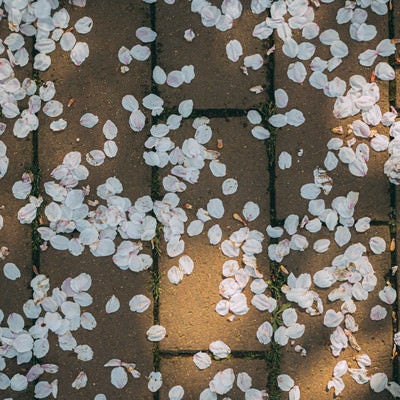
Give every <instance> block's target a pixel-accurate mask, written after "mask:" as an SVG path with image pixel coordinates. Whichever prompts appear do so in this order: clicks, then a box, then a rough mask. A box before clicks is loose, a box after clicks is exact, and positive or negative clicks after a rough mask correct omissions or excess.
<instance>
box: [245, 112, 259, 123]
mask: <svg viewBox="0 0 400 400" xmlns="http://www.w3.org/2000/svg"><path fill="white" fill-rule="evenodd" d="M247 119H248V120H249V122H250V123H251V124H253V125H257V124H260V123H261V121H262V117H261V114H260V113H259V112H258V111H257V110H249V111H248V112H247Z"/></svg>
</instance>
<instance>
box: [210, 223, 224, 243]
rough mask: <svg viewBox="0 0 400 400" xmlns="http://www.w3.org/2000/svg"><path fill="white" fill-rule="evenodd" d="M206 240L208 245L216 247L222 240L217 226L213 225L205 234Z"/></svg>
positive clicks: (220, 231)
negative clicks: (208, 242)
mask: <svg viewBox="0 0 400 400" xmlns="http://www.w3.org/2000/svg"><path fill="white" fill-rule="evenodd" d="M207 236H208V239H209V241H210V244H212V245H216V244H218V243H219V242H220V241H221V239H222V230H221V227H220V226H219V225H218V224H215V225H213V226H212V227H211V228H210V229H209V230H208V232H207Z"/></svg>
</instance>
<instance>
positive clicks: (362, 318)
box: [281, 227, 392, 400]
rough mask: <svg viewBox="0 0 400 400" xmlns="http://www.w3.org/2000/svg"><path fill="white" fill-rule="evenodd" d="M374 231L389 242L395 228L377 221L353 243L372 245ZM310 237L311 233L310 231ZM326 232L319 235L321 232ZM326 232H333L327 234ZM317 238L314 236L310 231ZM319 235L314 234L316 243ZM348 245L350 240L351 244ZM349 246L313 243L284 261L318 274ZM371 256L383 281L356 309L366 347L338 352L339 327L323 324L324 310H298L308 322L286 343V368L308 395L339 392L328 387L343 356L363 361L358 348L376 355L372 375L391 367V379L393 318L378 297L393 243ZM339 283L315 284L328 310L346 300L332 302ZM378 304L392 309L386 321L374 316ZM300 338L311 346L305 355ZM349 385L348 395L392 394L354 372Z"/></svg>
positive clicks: (293, 267)
mask: <svg viewBox="0 0 400 400" xmlns="http://www.w3.org/2000/svg"><path fill="white" fill-rule="evenodd" d="M373 236H381V237H383V238H384V239H385V241H386V242H387V244H388V247H389V242H390V239H389V231H388V228H386V227H371V229H370V230H368V231H367V232H366V233H364V234H355V235H353V238H352V242H351V243H357V241H359V242H361V243H363V244H364V245H365V246H366V247H367V249H368V248H369V246H368V242H369V239H370V238H371V237H373ZM308 237H309V236H308ZM320 237H321V235H319V238H320ZM326 237H329V235H328V234H326ZM310 239H311V237H310ZM312 243H313V240H310V247H311V246H312ZM345 247H346V246H345ZM343 251H344V249H339V248H338V247H337V246H336V245H335V244H333V243H332V244H331V246H330V249H329V250H328V252H327V253H325V254H317V253H315V252H314V251H313V250H311V249H307V250H305V251H304V253H301V252H292V253H291V254H290V255H289V257H287V258H285V259H284V261H283V263H284V265H285V266H286V268H287V269H288V270H289V271H290V272H293V273H294V275H295V276H296V277H297V276H298V275H299V274H301V273H309V274H311V276H313V274H314V273H315V272H316V271H318V270H320V269H322V268H324V267H329V266H330V265H331V262H332V260H333V258H334V257H335V256H336V255H338V254H342V253H343ZM368 258H369V261H370V263H371V264H372V266H373V268H374V271H375V274H376V277H377V279H378V282H377V286H376V288H375V290H374V291H373V292H371V293H370V294H369V296H368V299H367V300H366V301H357V302H356V306H357V310H356V312H355V313H354V314H353V316H354V318H355V320H356V322H357V323H358V324H359V326H360V329H359V331H358V332H356V333H354V336H355V338H356V340H357V342H358V344H359V345H360V347H361V351H360V352H359V353H357V352H356V351H355V350H353V349H352V348H350V347H349V348H348V349H346V350H345V351H343V352H342V353H341V354H340V355H339V357H337V358H335V357H333V356H332V354H331V351H330V348H329V344H330V342H329V337H330V334H331V332H332V331H333V330H334V329H333V328H327V327H325V326H324V325H323V316H322V315H321V316H314V317H310V316H309V315H307V314H306V313H304V312H303V311H300V310H298V314H299V320H300V323H303V324H305V325H306V330H305V334H304V335H303V337H301V338H300V339H297V340H296V341H295V343H293V345H292V346H289V345H288V346H286V347H284V348H283V349H282V364H281V371H282V372H283V373H287V374H289V375H291V376H292V377H293V378H294V377H296V383H297V384H299V386H300V388H301V392H302V397H303V396H305V397H306V398H327V399H328V398H329V399H331V398H333V393H332V392H330V393H329V394H326V393H324V392H325V388H326V384H327V383H328V381H329V380H330V379H331V377H332V372H333V368H334V367H335V365H336V363H337V362H338V361H340V360H346V361H347V362H348V364H349V366H350V367H352V368H356V367H357V364H356V362H355V360H354V357H355V356H356V355H357V354H363V353H366V354H368V355H369V356H370V358H371V360H372V365H371V367H370V368H369V369H368V370H369V375H372V374H374V373H376V372H385V373H386V374H387V375H388V376H389V379H390V377H391V376H392V362H391V354H392V334H391V331H392V321H391V307H390V306H388V305H386V304H384V303H383V302H382V301H381V300H380V299H379V298H378V292H379V291H380V290H381V289H382V288H383V287H384V286H385V275H386V274H387V272H388V271H389V270H390V267H391V264H390V252H389V250H388V248H387V250H386V251H385V253H383V254H382V255H374V254H372V253H371V252H369V253H368ZM336 287H338V284H334V285H332V287H331V288H329V289H325V290H324V289H318V288H316V287H315V286H314V285H313V286H312V287H311V289H312V290H316V291H317V292H318V293H319V295H320V297H321V299H322V300H323V302H324V311H325V312H326V311H327V310H328V309H334V310H335V311H339V310H340V305H341V303H338V302H333V303H332V302H329V301H328V299H327V295H328V293H329V292H330V291H331V290H332V289H333V288H336ZM376 304H380V305H382V306H384V307H385V308H386V309H387V311H388V315H387V317H386V318H385V319H384V320H382V321H372V320H370V317H369V313H370V309H371V308H372V307H373V306H375V305H376ZM294 344H300V345H301V346H303V347H304V348H306V349H307V356H306V357H301V355H300V354H299V353H296V352H295V351H294ZM344 382H345V384H346V388H345V390H344V392H343V395H344V396H348V397H349V398H357V399H358V398H359V399H363V400H364V399H365V400H366V399H389V398H390V395H389V394H388V393H379V394H376V393H373V392H372V391H371V390H370V388H369V385H359V384H356V383H355V382H354V381H353V380H352V378H351V377H350V376H348V375H346V376H345V377H344Z"/></svg>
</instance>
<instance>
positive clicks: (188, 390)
mask: <svg viewBox="0 0 400 400" xmlns="http://www.w3.org/2000/svg"><path fill="white" fill-rule="evenodd" d="M226 368H232V369H233V371H234V373H235V376H236V377H237V374H238V373H239V372H247V373H248V374H249V375H250V376H251V378H252V387H253V388H255V389H258V390H264V389H265V386H266V376H267V374H266V368H265V362H264V361H263V360H249V359H248V360H244V359H238V358H231V359H230V360H222V361H213V362H212V365H211V367H210V368H207V369H205V370H202V371H200V370H199V369H197V367H196V366H195V365H194V363H193V360H192V358H191V357H187V358H186V357H185V358H183V357H174V358H167V359H163V361H162V363H161V372H162V375H163V386H162V388H161V389H160V399H161V400H166V399H168V392H169V390H170V389H171V387H173V386H175V385H181V386H182V387H183V389H184V391H185V396H184V398H185V399H186V398H187V399H198V398H199V395H200V393H201V392H202V391H203V390H204V389H206V388H208V384H209V382H210V381H211V380H212V379H213V377H214V375H215V374H216V373H217V372H218V371H222V370H224V369H226ZM226 395H227V396H229V397H230V398H232V399H242V398H244V393H243V392H241V391H240V390H239V389H238V387H237V385H236V381H235V383H234V385H233V388H232V389H231V390H230V391H229V392H228V393H227V394H226ZM221 398H222V397H221Z"/></svg>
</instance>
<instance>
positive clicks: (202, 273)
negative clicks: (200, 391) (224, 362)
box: [160, 118, 269, 350]
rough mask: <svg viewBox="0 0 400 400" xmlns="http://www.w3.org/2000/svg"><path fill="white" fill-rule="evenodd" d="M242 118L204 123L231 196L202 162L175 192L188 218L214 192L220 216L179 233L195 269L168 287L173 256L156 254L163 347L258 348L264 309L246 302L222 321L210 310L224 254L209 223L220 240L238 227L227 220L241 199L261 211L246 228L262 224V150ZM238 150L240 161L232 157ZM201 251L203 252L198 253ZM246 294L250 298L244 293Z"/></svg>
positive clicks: (264, 190) (262, 260)
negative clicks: (232, 188)
mask: <svg viewBox="0 0 400 400" xmlns="http://www.w3.org/2000/svg"><path fill="white" fill-rule="evenodd" d="M245 121H246V120H245V119H244V118H230V119H226V120H224V119H211V122H210V126H211V128H212V129H213V132H214V135H213V139H212V141H211V142H210V143H209V145H207V147H208V148H211V149H216V139H217V138H219V139H222V140H223V143H224V147H223V149H221V150H220V152H221V157H220V159H221V161H222V162H224V163H225V164H226V166H227V175H226V177H235V178H236V179H237V180H238V182H239V190H238V192H237V193H236V194H234V195H231V196H226V197H225V196H223V195H222V194H221V189H220V184H221V183H222V180H223V179H224V178H215V177H213V176H212V175H211V173H210V171H209V168H208V166H206V167H205V168H204V170H202V171H201V173H200V180H199V183H198V184H196V185H192V186H190V185H189V187H188V189H187V190H186V191H185V192H183V193H182V194H181V196H180V197H181V202H182V204H184V203H185V202H188V203H190V204H191V205H192V209H191V210H186V212H187V215H188V217H189V219H188V222H190V221H192V220H193V219H195V218H196V217H195V214H196V212H197V210H198V208H200V207H203V208H206V206H207V202H208V200H209V199H211V198H214V197H218V198H221V199H222V200H223V202H224V206H225V215H224V217H223V218H222V219H221V220H213V221H210V222H208V223H206V225H205V229H204V232H203V233H202V234H201V235H199V236H194V237H192V238H188V237H187V236H184V240H185V243H186V247H185V253H186V254H188V255H189V256H190V257H192V259H193V260H194V262H195V270H194V272H193V274H192V275H191V276H188V277H185V278H184V280H183V281H182V282H181V283H180V284H179V285H178V286H176V287H175V286H173V285H172V284H171V283H170V282H169V280H168V278H167V272H168V269H169V268H170V267H171V266H172V265H177V262H178V260H177V259H169V257H168V256H167V255H166V253H165V251H164V252H163V253H162V255H161V258H160V270H161V273H162V281H161V288H162V291H161V307H160V319H161V323H162V325H164V326H165V327H166V328H167V332H169V334H168V337H167V338H166V339H165V340H163V341H162V342H161V343H160V346H161V347H162V348H163V349H207V348H208V345H209V343H211V342H212V341H214V340H217V339H221V340H225V341H226V342H227V344H228V345H229V346H231V347H232V348H234V349H238V350H239V349H240V350H249V349H263V348H262V346H261V345H260V344H259V343H258V341H257V339H256V337H255V332H256V330H257V328H258V326H259V325H260V324H261V323H262V322H263V321H264V320H265V318H266V316H265V314H263V313H260V312H258V311H257V310H255V309H254V307H252V306H251V311H250V312H249V313H248V314H246V315H244V316H236V318H235V321H233V322H228V321H227V320H226V319H225V318H224V317H221V316H220V315H218V314H217V313H216V312H215V311H214V310H215V305H216V303H217V302H218V301H219V300H220V299H221V298H220V296H219V294H218V285H219V283H220V281H221V280H222V279H221V271H222V269H221V268H222V264H223V263H224V261H226V260H227V257H225V256H223V255H222V253H221V251H220V249H219V246H216V247H213V246H211V245H210V244H209V242H208V238H207V236H206V233H207V230H208V229H209V228H210V227H211V226H212V225H213V224H214V223H219V225H220V226H221V229H222V230H223V239H225V238H227V237H228V236H229V235H230V234H231V233H232V232H233V231H235V230H237V229H239V228H240V227H241V226H242V225H241V224H240V223H239V222H237V221H235V220H233V219H232V214H233V213H234V212H238V213H241V211H242V209H243V205H244V204H245V203H246V202H247V201H254V202H256V203H257V204H258V205H259V206H260V210H261V214H260V217H259V218H257V219H256V220H255V221H254V222H251V223H250V224H249V227H250V228H251V229H257V230H259V231H261V232H265V227H266V226H267V225H268V206H269V198H268V194H267V191H268V180H267V177H268V174H267V172H266V169H267V166H266V165H267V160H266V150H265V146H264V144H263V143H262V142H260V141H258V140H256V139H254V138H253V137H252V136H251V135H250V133H249V131H250V127H248V126H246V124H245ZM185 132H187V133H186V134H187V135H189V136H190V135H191V134H192V133H191V132H193V131H191V128H190V129H189V128H187V129H186V130H185ZM182 140H183V138H182ZM177 145H178V143H177ZM179 145H180V143H179ZM239 155H240V158H241V159H242V160H246V161H245V162H238V157H239ZM247 160H255V161H253V162H247ZM264 246H265V243H264ZM205 254H207V257H204V255H205ZM257 259H259V260H260V261H259V270H260V271H261V272H262V273H263V274H265V278H266V279H268V273H269V272H268V261H267V260H266V257H265V255H263V256H261V257H259V256H258V257H257ZM246 294H247V298H248V303H250V300H251V296H250V293H248V292H246Z"/></svg>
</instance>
